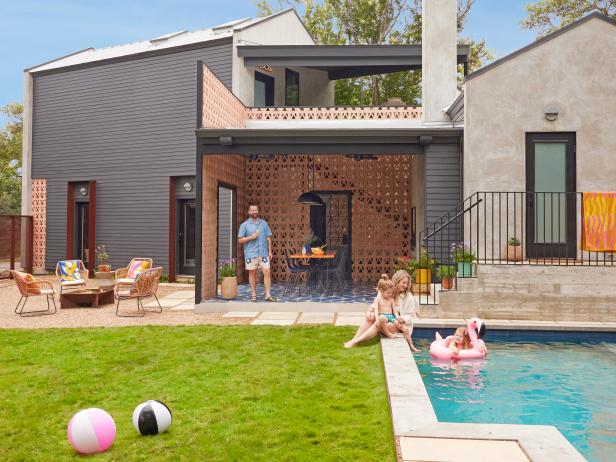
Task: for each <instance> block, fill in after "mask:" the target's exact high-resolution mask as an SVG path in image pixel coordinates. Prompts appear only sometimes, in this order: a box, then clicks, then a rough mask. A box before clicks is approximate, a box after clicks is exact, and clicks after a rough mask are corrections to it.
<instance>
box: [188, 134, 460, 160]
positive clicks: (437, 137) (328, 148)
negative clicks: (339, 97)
mask: <svg viewBox="0 0 616 462" xmlns="http://www.w3.org/2000/svg"><path fill="white" fill-rule="evenodd" d="M462 133H463V129H461V128H447V129H443V128H438V129H436V128H434V129H429V128H392V129H382V128H374V129H306V128H301V129H280V128H272V129H265V128H259V129H250V128H228V129H217V128H201V129H197V131H196V134H197V152H198V153H199V154H242V155H255V154H273V153H274V154H337V155H340V154H354V155H367V154H375V155H378V154H422V153H423V147H424V145H426V144H452V143H453V144H455V143H458V142H459V139H460V136H461V135H462Z"/></svg>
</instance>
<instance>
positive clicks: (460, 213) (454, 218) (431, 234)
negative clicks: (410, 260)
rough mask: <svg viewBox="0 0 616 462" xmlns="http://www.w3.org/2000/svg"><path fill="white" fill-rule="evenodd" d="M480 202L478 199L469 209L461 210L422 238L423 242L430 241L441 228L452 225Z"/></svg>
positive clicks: (481, 200)
mask: <svg viewBox="0 0 616 462" xmlns="http://www.w3.org/2000/svg"><path fill="white" fill-rule="evenodd" d="M481 202H483V199H479V200H478V201H477V202H475V203H474V204H472V205H471V206H470V207H468V208H467V209H465V210H461V211H460V212H458V214H457V215H456V216H455V217H453V218H451V219H450V220H449V221H447V222H446V223H443V224H442V225H441V226H439V227H438V228H437V229H435V230H434V231H432V232H431V233H430V234H428V235H427V236H426V237H424V238H423V240H424V241H425V240H427V239H430V238H431V237H432V236H433V235H435V234H436V233H438V232H440V231H441V230H442V229H443V228H445V226H447V225H449V224H450V223H452V222H453V221H454V220H456V219H458V218H460V217H461V216H462V215H464V214H465V213H466V212H468V211H469V210H470V209H472V208H473V207H477V206H478V205H479V204H480V203H481Z"/></svg>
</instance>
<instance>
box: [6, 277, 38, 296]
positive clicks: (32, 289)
mask: <svg viewBox="0 0 616 462" xmlns="http://www.w3.org/2000/svg"><path fill="white" fill-rule="evenodd" d="M13 277H14V278H15V279H19V281H21V282H25V283H30V282H36V278H35V277H34V276H32V275H31V274H28V273H22V272H21V271H13ZM28 293H29V294H30V295H38V294H40V293H41V289H39V288H38V287H37V286H35V287H30V288H28Z"/></svg>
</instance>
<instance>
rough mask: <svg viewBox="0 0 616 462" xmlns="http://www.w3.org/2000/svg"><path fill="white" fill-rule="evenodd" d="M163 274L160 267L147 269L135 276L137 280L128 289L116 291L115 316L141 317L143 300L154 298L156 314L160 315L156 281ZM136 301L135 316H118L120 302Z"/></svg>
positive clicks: (161, 309) (124, 315)
mask: <svg viewBox="0 0 616 462" xmlns="http://www.w3.org/2000/svg"><path fill="white" fill-rule="evenodd" d="M162 274H163V268H162V266H160V267H158V268H153V269H148V270H145V271H143V272H141V273H140V274H138V275H137V279H136V280H135V282H134V283H133V284H132V285H131V286H130V287H125V288H123V289H120V290H117V291H116V293H117V296H118V302H117V305H116V315H117V316H123V317H137V316H138V317H143V316H144V315H145V309H144V308H143V299H145V298H148V297H154V298H155V299H156V302H157V303H158V310H157V311H158V312H159V313H162V311H163V308H162V306H160V302H159V301H158V297H157V296H156V291H157V290H158V280H159V279H160V277H161V276H162ZM130 299H136V300H137V313H136V314H120V302H121V301H122V300H130Z"/></svg>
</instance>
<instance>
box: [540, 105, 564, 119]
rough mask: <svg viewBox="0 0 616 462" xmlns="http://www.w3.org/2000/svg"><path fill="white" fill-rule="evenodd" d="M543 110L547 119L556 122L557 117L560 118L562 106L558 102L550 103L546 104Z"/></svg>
mask: <svg viewBox="0 0 616 462" xmlns="http://www.w3.org/2000/svg"><path fill="white" fill-rule="evenodd" d="M543 112H544V113H545V118H546V120H549V121H550V122H554V121H555V120H556V119H558V114H559V113H560V108H559V107H558V106H557V105H556V104H550V105H549V106H546V108H545V109H544V110H543Z"/></svg>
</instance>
